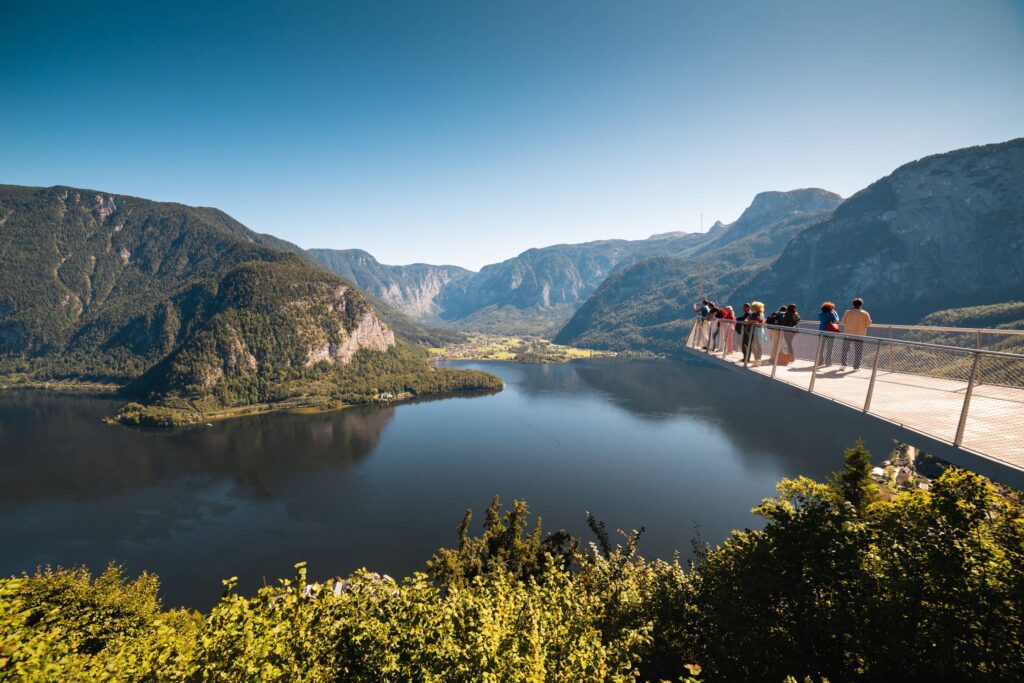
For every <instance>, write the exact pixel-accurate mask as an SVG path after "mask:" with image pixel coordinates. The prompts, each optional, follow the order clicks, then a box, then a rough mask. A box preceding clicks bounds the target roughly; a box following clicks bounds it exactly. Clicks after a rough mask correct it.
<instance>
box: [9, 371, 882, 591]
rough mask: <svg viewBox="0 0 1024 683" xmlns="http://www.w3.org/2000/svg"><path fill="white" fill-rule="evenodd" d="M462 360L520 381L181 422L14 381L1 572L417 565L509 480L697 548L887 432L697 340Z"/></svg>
mask: <svg viewBox="0 0 1024 683" xmlns="http://www.w3.org/2000/svg"><path fill="white" fill-rule="evenodd" d="M448 365H450V366H452V367H471V368H479V369H483V370H487V371H490V372H493V373H495V374H497V375H499V376H501V378H502V379H503V380H504V381H505V383H506V388H505V390H504V391H503V392H501V393H498V394H493V395H486V396H474V397H460V398H448V399H439V400H430V401H419V402H413V403H406V404H400V405H396V406H388V407H356V408H348V409H345V410H341V411H337V412H333V413H326V414H315V415H299V414H287V413H275V414H269V415H262V416H253V417H247V418H240V419H235V420H228V421H224V422H218V423H214V425H213V426H212V427H205V426H203V427H195V428H189V429H184V430H180V431H175V432H160V431H146V430H139V429H131V428H127V427H121V426H109V425H105V424H103V423H101V422H100V418H102V417H103V416H106V415H111V414H112V413H114V412H115V410H116V408H117V406H118V403H117V402H115V401H110V400H105V399H97V398H84V397H75V396H68V395H60V394H46V393H41V392H4V393H0V574H2V575H10V574H14V573H20V572H22V571H25V570H28V571H31V570H32V569H33V568H34V567H36V566H38V565H46V564H50V565H54V566H56V565H62V566H71V565H79V564H85V565H88V566H89V567H91V568H93V569H94V570H97V571H98V570H101V569H102V568H103V567H104V566H106V564H107V563H108V562H110V561H111V560H115V561H117V562H119V563H121V564H123V565H124V566H125V567H126V568H127V569H128V571H129V572H130V573H132V574H135V573H138V572H140V571H142V570H143V569H148V570H151V571H154V572H156V573H157V574H159V576H160V579H161V582H162V590H163V595H164V596H165V602H166V604H168V605H172V606H173V605H188V606H193V607H197V608H207V607H209V606H210V605H211V604H213V603H214V602H215V601H216V600H217V598H218V596H219V594H220V591H221V585H220V580H221V579H222V578H226V577H229V576H234V575H237V576H238V577H239V578H240V580H241V581H240V585H241V589H242V590H244V591H252V590H254V589H255V588H256V587H257V586H259V585H261V584H262V582H263V581H264V580H266V581H272V580H274V579H275V578H278V577H286V576H291V575H292V573H293V570H292V566H293V565H294V564H295V563H296V562H299V561H306V562H308V563H309V572H310V577H312V578H327V577H330V576H334V575H338V574H347V573H348V572H350V571H352V570H354V569H356V568H358V567H362V566H365V567H368V568H370V569H373V570H374V571H379V572H381V573H388V574H391V575H392V576H396V577H399V576H404V575H407V574H409V573H410V572H412V571H415V570H418V569H422V568H423V566H424V562H425V561H426V560H427V559H428V558H429V557H430V556H431V554H432V553H433V552H434V551H435V550H436V549H437V548H438V547H440V546H442V545H452V544H454V543H455V541H456V527H457V525H458V524H459V521H460V520H461V519H462V516H463V514H464V512H465V510H466V508H467V507H472V508H474V510H475V511H476V513H477V515H476V517H475V518H474V524H473V528H474V529H478V528H479V524H478V522H479V521H480V520H482V518H483V515H482V512H483V510H484V508H485V507H486V506H487V504H488V503H489V502H490V500H491V498H492V497H493V496H494V495H496V494H497V495H500V496H501V497H502V499H503V500H504V501H506V502H509V503H510V502H511V501H512V499H514V498H515V499H523V500H526V501H527V502H528V503H529V504H530V507H531V510H532V511H533V512H534V513H535V514H539V515H541V516H542V517H543V519H544V527H545V528H546V529H548V530H555V529H558V528H565V529H567V530H569V531H570V532H572V533H575V534H578V535H581V536H583V537H584V538H585V539H586V540H590V536H589V535H588V532H587V528H586V512H587V511H588V510H589V511H591V512H593V513H594V515H595V516H597V517H598V518H599V519H601V520H604V521H605V522H606V523H607V525H608V527H609V528H610V529H614V528H623V529H632V528H639V527H641V526H644V527H645V528H646V533H645V534H644V536H643V538H642V540H641V544H640V551H641V553H642V554H643V555H645V556H647V557H663V558H666V559H670V558H671V556H672V553H673V552H674V551H676V550H678V551H680V553H681V554H682V556H683V557H684V558H685V557H687V556H688V555H689V553H690V548H691V541H692V540H693V539H694V537H695V535H699V537H700V538H701V539H703V540H705V541H710V542H712V543H717V542H719V541H721V540H722V539H724V538H725V537H726V536H727V535H728V533H729V531H730V530H732V529H739V528H746V527H750V528H753V527H758V526H760V521H759V519H758V518H757V517H755V516H754V515H752V514H750V508H751V507H753V506H754V505H756V504H757V503H758V502H759V501H760V500H761V499H762V498H763V497H766V496H770V495H772V494H773V492H774V486H775V484H776V482H777V481H778V480H779V479H780V478H782V477H786V476H795V475H797V474H807V475H810V476H814V477H824V476H826V475H827V474H828V473H829V472H831V471H833V470H835V469H838V468H839V467H840V466H841V465H842V449H843V448H844V447H847V446H849V445H851V444H852V443H853V442H854V441H855V440H856V439H857V437H858V436H863V437H864V439H865V441H866V442H867V443H868V445H869V446H870V447H873V448H874V449H876V450H875V457H874V460H875V461H880V460H882V459H883V458H884V450H885V449H886V448H888V446H889V444H890V443H891V442H889V441H888V440H887V438H886V435H885V434H884V433H881V432H877V433H864V430H865V428H864V427H863V426H858V427H854V426H852V425H850V424H848V423H847V422H845V421H844V420H843V419H842V412H841V411H840V410H836V409H835V408H832V407H830V406H829V405H828V404H827V403H825V402H824V401H821V400H820V399H816V398H813V397H808V396H805V395H804V394H801V393H800V392H799V391H796V390H794V389H792V388H789V387H786V386H781V385H778V384H775V383H768V382H767V381H762V380H760V379H759V378H756V377H748V376H744V375H742V374H740V373H737V372H735V371H732V370H730V369H728V368H723V367H719V366H716V365H711V364H709V363H707V362H706V361H704V360H702V359H700V358H696V357H695V358H694V359H692V360H687V361H667V360H617V359H597V360H592V361H576V362H573V363H569V364H565V365H517V364H511V363H499V362H452V363H449V364H448Z"/></svg>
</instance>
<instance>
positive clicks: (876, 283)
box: [735, 138, 1024, 323]
mask: <svg viewBox="0 0 1024 683" xmlns="http://www.w3.org/2000/svg"><path fill="white" fill-rule="evenodd" d="M1022 188H1024V138H1022V139H1017V140H1011V141H1009V142H1005V143H1001V144H994V145H985V146H982V147H971V148H967V149H961V150H958V151H954V152H949V153H946V154H937V155H935V156H930V157H927V158H924V159H921V160H920V161H915V162H912V163H909V164H906V165H905V166H902V167H900V168H898V169H897V170H896V171H894V172H893V173H892V174H890V175H888V176H886V177H885V178H882V179H881V180H879V181H877V182H875V183H873V184H872V185H871V186H869V187H868V188H866V189H864V190H862V191H860V192H858V193H857V194H856V195H854V196H853V197H850V199H848V200H847V201H846V202H844V203H843V204H842V206H840V207H839V208H838V209H836V211H835V212H834V213H833V214H832V216H831V217H830V218H829V219H828V220H826V221H823V222H821V223H819V224H817V225H815V226H812V227H811V228H808V229H807V230H806V231H804V232H802V233H800V234H799V235H798V236H796V237H795V238H794V239H793V240H792V242H791V243H790V244H788V245H787V247H786V249H785V251H784V252H783V253H782V254H781V255H780V256H779V258H778V260H777V261H776V262H775V263H774V264H773V265H772V266H771V268H767V269H765V270H764V271H763V272H760V273H758V274H757V275H756V276H754V277H753V278H752V279H751V280H750V281H749V282H747V283H745V284H743V285H742V286H741V287H739V288H738V290H737V293H736V295H735V296H736V298H743V297H748V296H749V297H757V298H760V299H762V300H763V301H765V302H768V303H775V302H783V301H785V302H789V301H793V302H796V303H797V304H799V305H800V306H801V307H802V308H803V309H805V310H813V309H815V308H816V307H817V305H818V304H819V303H820V302H821V301H823V300H833V301H836V302H837V303H840V305H844V304H845V302H847V301H849V300H850V299H852V298H853V297H855V296H861V297H864V299H865V300H866V302H867V308H868V309H869V310H870V311H871V313H872V315H873V316H874V317H875V318H876V319H877V320H885V321H889V322H906V323H912V322H916V321H917V320H919V319H920V318H921V317H922V316H923V315H925V314H927V313H930V312H932V311H935V310H939V309H946V308H954V307H959V306H968V305H977V304H991V303H998V302H1002V301H1007V300H1012V299H1020V298H1022V297H1024V190H1022Z"/></svg>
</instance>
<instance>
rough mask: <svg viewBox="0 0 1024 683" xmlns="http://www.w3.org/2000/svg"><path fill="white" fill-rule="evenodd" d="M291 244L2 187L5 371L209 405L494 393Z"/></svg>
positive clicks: (175, 211) (57, 190)
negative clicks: (427, 349)
mask: <svg viewBox="0 0 1024 683" xmlns="http://www.w3.org/2000/svg"><path fill="white" fill-rule="evenodd" d="M281 245H285V246H286V248H288V247H293V248H289V251H300V250H298V248H297V247H294V245H288V243H286V242H283V241H282V240H277V239H276V238H271V237H268V236H264V235H258V234H256V233H253V232H252V231H250V230H248V229H247V228H245V227H244V226H243V225H241V224H240V223H238V222H237V221H235V220H233V219H231V218H230V217H229V216H227V215H226V214H224V213H223V212H220V211H217V210H215V209H205V208H196V207H189V206H183V205H180V204H169V203H162V202H153V201H149V200H145V199H139V198H135V197H126V196H122V195H114V194H109V193H104V192H95V191H90V190H80V189H74V188H67V187H53V188H24V187H10V186H5V187H2V188H0V371H2V374H3V375H5V376H7V377H8V378H11V377H15V378H19V379H21V380H45V379H54V378H66V379H78V380H81V379H87V380H94V381H100V382H107V383H114V384H125V383H129V382H131V385H130V389H131V390H133V391H135V392H136V393H138V394H140V395H144V396H145V397H146V398H147V399H148V400H149V401H151V402H165V403H166V402H167V401H169V400H170V399H172V398H176V399H181V400H185V401H191V402H193V403H192V404H188V405H185V404H181V403H180V402H179V403H178V404H175V405H176V407H178V408H190V407H191V408H195V403H194V402H195V401H197V400H205V401H206V403H204V404H203V405H204V406H205V408H207V409H209V408H211V407H215V406H216V407H229V406H236V405H244V404H246V403H250V402H253V401H275V400H282V399H285V398H289V397H293V396H300V395H303V396H309V395H318V396H330V397H331V398H333V399H336V400H342V399H343V398H346V399H351V398H352V397H353V396H354V395H359V396H369V395H376V393H377V392H378V391H380V390H383V389H381V387H387V388H389V389H393V390H395V391H396V392H402V391H417V390H420V389H422V390H429V388H431V387H436V386H440V385H445V386H446V387H447V386H453V387H454V386H455V385H459V384H460V382H461V383H462V384H464V385H465V386H467V387H468V386H470V385H473V384H479V385H481V386H487V387H489V388H494V386H495V383H494V381H493V379H488V380H484V379H483V378H482V377H478V376H476V375H472V376H471V375H465V374H462V375H460V374H459V373H457V372H455V371H434V370H433V369H432V368H431V367H430V366H429V364H428V363H427V362H426V360H425V359H423V358H422V357H421V356H420V355H419V354H418V353H417V352H416V351H415V350H414V349H412V348H411V347H407V346H402V345H401V344H400V343H397V342H396V338H395V334H394V332H393V331H392V330H391V328H390V326H388V325H387V324H386V323H385V322H384V321H383V320H382V319H381V318H380V317H379V316H378V314H377V312H376V311H374V309H373V307H372V306H371V305H370V303H369V302H368V301H367V300H366V298H365V297H364V296H363V295H362V294H361V293H360V292H359V291H358V290H357V289H355V288H354V287H353V286H352V285H351V284H350V283H349V282H347V281H345V280H343V279H342V278H339V277H337V276H335V275H332V274H329V273H327V272H324V271H321V270H318V269H316V268H314V267H312V266H311V265H309V264H308V263H307V262H306V261H305V260H304V257H301V256H299V255H297V254H294V253H287V252H285V251H281V250H279V249H277V248H271V247H272V246H273V247H278V246H281ZM431 373H433V374H431ZM427 375H430V378H429V379H428V378H427V377H426V376H427ZM441 375H444V376H445V377H444V378H442V379H443V381H440V382H438V381H436V380H438V378H441ZM449 375H450V377H449ZM388 378H392V379H394V378H404V379H402V381H398V380H397V379H396V380H395V381H390V380H389V379H388ZM463 380H465V381H463Z"/></svg>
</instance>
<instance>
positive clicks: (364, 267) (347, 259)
mask: <svg viewBox="0 0 1024 683" xmlns="http://www.w3.org/2000/svg"><path fill="white" fill-rule="evenodd" d="M307 253H308V254H309V255H310V256H312V257H313V258H314V259H316V261H317V262H319V263H320V264H322V265H323V266H324V267H325V268H327V269H328V270H330V271H331V272H333V273H335V274H337V275H340V276H341V277H344V278H347V279H348V280H351V281H352V282H354V283H355V284H356V285H357V286H358V287H359V288H360V289H362V290H363V291H365V292H368V293H370V294H371V295H373V296H375V297H376V298H378V299H380V300H381V301H384V302H385V303H387V304H389V305H391V306H393V307H395V308H396V309H398V310H399V311H401V312H402V313H404V314H406V315H408V316H411V317H413V318H415V319H417V320H421V321H433V320H436V319H437V317H438V315H439V314H440V313H441V306H440V304H439V303H438V297H439V296H440V294H441V291H442V290H443V289H444V288H445V287H447V286H448V285H450V284H451V283H453V282H455V281H457V280H460V279H462V278H465V277H469V276H471V275H473V273H472V272H471V271H468V270H466V269H465V268H459V267H458V266H432V265H428V264H424V263H416V264H413V265H409V266H388V265H384V264H382V263H380V262H378V261H377V259H375V258H374V257H373V256H371V255H370V254H368V253H367V252H365V251H363V250H361V249H310V250H309V251H308V252H307Z"/></svg>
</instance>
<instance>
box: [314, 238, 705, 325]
mask: <svg viewBox="0 0 1024 683" xmlns="http://www.w3.org/2000/svg"><path fill="white" fill-rule="evenodd" d="M701 239H703V236H702V235H699V234H696V233H690V234H688V233H670V234H667V235H658V236H654V237H652V238H650V239H646V240H602V241H596V242H586V243H583V244H559V245H555V246H550V247H543V248H539V249H529V250H527V251H525V252H523V253H522V254H520V255H519V256H516V257H514V258H511V259H508V260H506V261H503V262H501V263H496V264H492V265H488V266H484V267H483V268H481V269H480V272H477V273H474V272H472V271H468V270H465V269H462V268H458V267H457V266H430V265H425V264H415V265H410V266H386V265H382V264H380V263H378V262H377V260H376V259H374V258H373V257H372V256H371V255H370V254H368V253H366V252H364V251H361V250H358V249H346V250H333V249H312V250H310V251H309V254H310V255H312V256H313V257H314V258H315V259H316V260H317V261H319V262H320V263H321V264H322V265H324V266H325V267H327V268H328V269H330V270H331V271H332V272H334V273H336V274H338V275H341V276H343V277H347V278H349V279H351V280H352V281H353V282H355V283H356V284H357V285H358V286H359V287H361V288H363V289H364V290H366V291H367V292H369V293H370V294H371V295H373V296H375V297H377V298H378V299H380V300H382V301H385V302H387V303H389V304H391V305H392V306H394V307H395V308H397V309H398V310H400V311H402V312H403V313H405V314H406V315H408V316H411V317H413V318H415V319H416V320H418V321H420V322H425V323H441V324H445V325H449V326H453V327H456V328H458V329H462V330H472V331H482V332H494V333H514V334H548V335H550V334H553V333H554V332H555V331H556V330H557V329H558V327H559V326H560V325H561V324H562V323H564V322H565V321H566V320H568V319H569V317H570V316H571V315H572V314H573V312H575V310H576V308H577V307H578V306H579V305H580V304H581V303H582V302H583V301H585V300H586V298H587V297H588V296H589V295H590V294H591V293H592V292H593V291H594V290H595V289H596V288H597V287H598V285H600V284H601V283H602V282H603V281H604V280H605V278H607V277H608V276H609V275H610V274H612V273H613V272H615V271H616V270H618V269H620V268H623V267H626V266H628V265H630V264H633V263H637V262H638V261H642V260H644V259H646V258H651V257H654V256H659V255H663V254H675V253H680V252H681V251H683V250H684V249H686V248H687V246H689V245H691V244H696V243H698V242H699V241H700V240H701Z"/></svg>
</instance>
